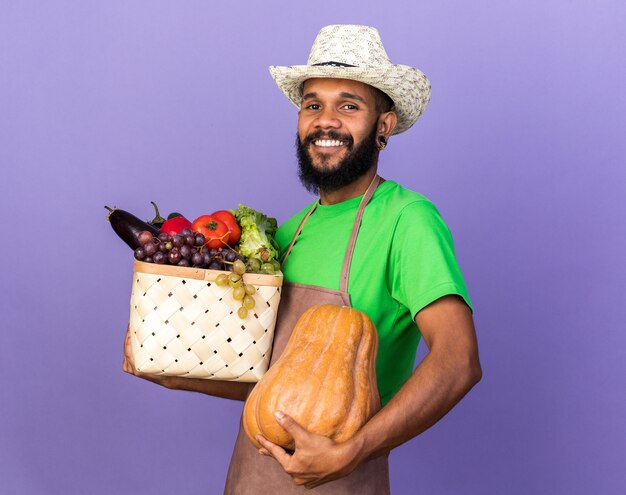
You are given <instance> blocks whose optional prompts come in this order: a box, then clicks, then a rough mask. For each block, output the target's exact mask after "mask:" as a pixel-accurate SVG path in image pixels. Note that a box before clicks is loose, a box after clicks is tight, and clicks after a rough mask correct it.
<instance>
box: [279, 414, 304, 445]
mask: <svg viewBox="0 0 626 495" xmlns="http://www.w3.org/2000/svg"><path fill="white" fill-rule="evenodd" d="M274 417H275V418H276V421H278V423H279V424H280V426H282V427H283V428H284V429H285V431H286V432H287V433H289V434H290V435H291V436H292V437H293V439H294V440H295V441H296V445H297V444H298V440H299V439H301V438H303V437H304V436H306V435H308V434H309V432H308V431H307V430H305V429H304V428H302V426H300V425H299V424H298V423H296V421H295V420H294V419H293V418H292V417H291V416H289V415H287V414H285V413H284V412H282V411H276V412H275V413H274Z"/></svg>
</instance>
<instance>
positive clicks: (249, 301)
mask: <svg viewBox="0 0 626 495" xmlns="http://www.w3.org/2000/svg"><path fill="white" fill-rule="evenodd" d="M243 306H244V307H245V308H247V309H252V308H254V307H255V306H256V301H255V300H254V297H250V296H245V297H244V298H243Z"/></svg>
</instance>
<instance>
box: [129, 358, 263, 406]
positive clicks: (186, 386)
mask: <svg viewBox="0 0 626 495" xmlns="http://www.w3.org/2000/svg"><path fill="white" fill-rule="evenodd" d="M123 370H124V371H125V372H126V373H129V374H131V375H134V376H136V377H138V378H142V379H144V380H147V381H149V382H152V383H156V384H157V385H161V386H162V387H165V388H169V389H171V390H187V391H189V392H198V393H201V394H206V395H213V396H215V397H221V398H223V399H231V400H246V397H247V395H248V388H249V387H250V385H251V384H250V383H243V382H227V381H221V380H203V379H200V378H182V377H178V376H166V375H147V374H145V373H141V372H140V371H137V370H136V369H135V368H134V366H132V365H131V364H130V363H128V361H127V360H125V361H124V366H123Z"/></svg>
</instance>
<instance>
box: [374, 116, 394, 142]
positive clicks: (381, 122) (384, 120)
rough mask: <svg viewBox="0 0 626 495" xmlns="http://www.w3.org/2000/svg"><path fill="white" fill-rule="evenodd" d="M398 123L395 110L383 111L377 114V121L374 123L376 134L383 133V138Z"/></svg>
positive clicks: (387, 136)
mask: <svg viewBox="0 0 626 495" xmlns="http://www.w3.org/2000/svg"><path fill="white" fill-rule="evenodd" d="M397 123H398V117H397V115H396V112H384V113H381V114H380V115H379V116H378V123H377V124H376V134H378V135H379V136H380V135H383V136H385V138H389V136H391V133H392V132H393V130H394V129H395V128H396V124H397Z"/></svg>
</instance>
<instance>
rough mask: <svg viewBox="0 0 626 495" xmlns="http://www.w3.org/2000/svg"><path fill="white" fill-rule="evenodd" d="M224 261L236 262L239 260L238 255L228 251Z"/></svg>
mask: <svg viewBox="0 0 626 495" xmlns="http://www.w3.org/2000/svg"><path fill="white" fill-rule="evenodd" d="M224 259H225V260H226V261H231V262H232V261H235V260H236V259H237V253H235V251H231V250H230V249H229V250H228V251H226V254H224Z"/></svg>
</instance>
